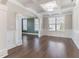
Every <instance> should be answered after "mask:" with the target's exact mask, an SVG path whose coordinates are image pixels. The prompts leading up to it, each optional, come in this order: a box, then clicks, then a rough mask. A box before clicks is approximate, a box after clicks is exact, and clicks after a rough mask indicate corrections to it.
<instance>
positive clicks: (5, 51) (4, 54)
mask: <svg viewBox="0 0 79 59" xmlns="http://www.w3.org/2000/svg"><path fill="white" fill-rule="evenodd" d="M7 55H8V52H7V49H2V50H0V57H1V58H3V57H5V56H7Z"/></svg>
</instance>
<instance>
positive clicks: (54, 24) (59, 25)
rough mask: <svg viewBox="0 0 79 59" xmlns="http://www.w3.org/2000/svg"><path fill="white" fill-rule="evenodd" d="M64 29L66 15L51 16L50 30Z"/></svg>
mask: <svg viewBox="0 0 79 59" xmlns="http://www.w3.org/2000/svg"><path fill="white" fill-rule="evenodd" d="M63 30H64V17H63V16H54V17H50V18H49V31H63Z"/></svg>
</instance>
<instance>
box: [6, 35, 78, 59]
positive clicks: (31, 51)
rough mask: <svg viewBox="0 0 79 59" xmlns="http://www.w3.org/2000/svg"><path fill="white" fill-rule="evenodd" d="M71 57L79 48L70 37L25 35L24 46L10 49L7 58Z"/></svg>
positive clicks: (75, 55) (76, 54)
mask: <svg viewBox="0 0 79 59" xmlns="http://www.w3.org/2000/svg"><path fill="white" fill-rule="evenodd" d="M60 57H61V58H64V57H65V58H71V57H79V50H78V49H77V47H76V46H75V44H74V43H73V41H72V40H71V39H69V38H61V37H49V36H43V37H42V38H38V37H37V36H32V35H23V44H22V46H19V47H16V48H13V49H11V50H9V55H8V56H7V57H6V58H60Z"/></svg>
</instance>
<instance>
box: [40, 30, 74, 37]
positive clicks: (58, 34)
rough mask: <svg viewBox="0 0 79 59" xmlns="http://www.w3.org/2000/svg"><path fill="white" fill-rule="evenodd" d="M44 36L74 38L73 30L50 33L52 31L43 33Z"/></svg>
mask: <svg viewBox="0 0 79 59" xmlns="http://www.w3.org/2000/svg"><path fill="white" fill-rule="evenodd" d="M41 35H42V36H44V35H47V36H56V37H65V38H72V30H66V31H63V32H61V31H57V32H50V31H46V30H44V31H42V34H41Z"/></svg>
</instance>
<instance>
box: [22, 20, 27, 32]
mask: <svg viewBox="0 0 79 59" xmlns="http://www.w3.org/2000/svg"><path fill="white" fill-rule="evenodd" d="M23 31H27V19H23Z"/></svg>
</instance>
